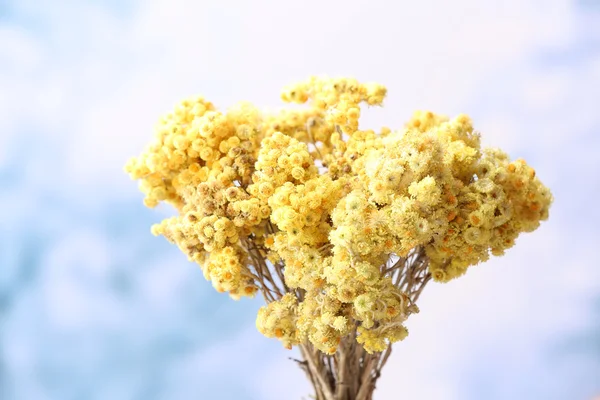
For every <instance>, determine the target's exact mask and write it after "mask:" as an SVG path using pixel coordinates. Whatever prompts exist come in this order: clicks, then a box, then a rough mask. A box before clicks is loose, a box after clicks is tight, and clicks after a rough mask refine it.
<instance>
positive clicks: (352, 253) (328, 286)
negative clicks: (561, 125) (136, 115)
mask: <svg viewBox="0 0 600 400" xmlns="http://www.w3.org/2000/svg"><path fill="white" fill-rule="evenodd" d="M385 95H386V88H385V87H384V86H382V85H379V84H376V83H367V84H364V83H360V82H358V81H356V80H354V79H345V78H339V79H330V78H326V77H312V78H310V79H308V80H306V81H304V82H300V83H297V84H294V85H290V86H288V87H287V88H285V89H284V91H283V93H282V96H281V98H282V99H283V101H284V102H288V103H300V104H307V105H308V106H307V107H305V108H289V109H286V110H283V111H281V112H279V113H264V112H261V111H260V110H259V109H258V108H256V107H254V106H253V105H252V104H249V103H246V102H242V103H239V104H237V105H236V106H234V107H232V108H230V109H229V110H227V111H225V112H221V111H218V110H217V109H216V107H215V106H214V105H213V104H212V103H211V102H209V101H208V100H206V99H205V98H203V97H193V98H189V99H187V100H184V101H182V102H181V103H180V104H178V105H177V106H176V107H175V109H174V110H173V111H172V112H170V113H168V114H166V115H165V116H164V117H162V119H161V120H160V121H159V123H158V125H157V126H156V134H155V138H154V140H153V141H152V142H151V144H150V145H149V146H148V147H147V148H146V150H145V151H144V152H143V153H142V154H141V155H140V156H139V157H137V158H132V159H131V160H130V161H129V162H128V163H127V166H126V168H125V169H126V171H127V172H128V173H129V175H130V176H131V177H132V178H133V179H136V180H139V181H140V189H141V190H142V191H143V192H144V193H145V199H144V203H145V204H146V206H148V207H155V206H156V205H157V204H159V203H160V202H167V203H169V204H171V205H173V206H174V207H175V208H176V209H177V211H178V213H177V215H176V216H174V217H172V218H169V219H166V220H164V221H162V222H161V223H160V224H157V225H154V226H153V227H152V233H153V234H155V235H163V236H164V237H166V238H167V240H169V241H170V242H172V243H174V244H176V245H177V246H178V247H179V248H180V249H181V250H182V251H183V252H184V253H185V254H186V255H187V257H188V259H189V260H190V261H193V262H195V263H197V264H199V265H200V267H201V268H202V271H203V273H204V276H205V278H206V279H208V280H210V281H211V282H212V284H213V286H214V287H215V289H216V290H217V291H219V292H227V293H228V294H229V296H231V297H232V298H233V299H236V300H237V299H240V298H241V297H253V296H254V295H255V294H256V293H257V292H260V293H261V294H262V295H263V296H264V299H265V302H266V305H265V306H264V307H262V308H261V309H260V310H259V312H258V316H257V320H256V327H257V329H258V330H259V331H260V332H261V333H262V334H263V335H265V336H266V337H269V338H275V339H277V340H279V341H280V342H281V343H282V345H283V346H285V347H286V348H288V349H291V348H292V347H293V346H298V347H299V348H300V351H301V353H302V356H303V358H304V359H303V360H297V361H298V364H299V365H300V367H301V368H302V369H303V370H304V371H305V372H306V374H307V376H308V378H309V379H310V381H311V383H312V384H313V386H314V390H315V394H316V397H317V399H323V400H344V399H347V400H351V399H352V400H354V399H371V398H372V396H373V392H374V389H375V383H376V381H377V379H378V378H379V376H380V374H381V369H382V367H383V366H384V364H385V363H386V360H387V359H388V357H389V355H390V352H391V349H392V347H391V345H392V344H393V343H395V342H397V341H400V340H403V339H404V338H406V337H407V335H408V331H407V329H406V326H405V325H404V323H405V321H406V320H407V318H408V317H409V316H410V315H411V314H413V313H416V312H418V308H417V305H416V303H417V300H418V298H419V295H420V294H421V292H422V290H423V288H424V287H425V285H426V284H427V283H428V282H429V281H430V280H434V281H437V282H448V281H450V280H452V279H455V278H458V277H460V276H462V275H463V274H465V272H467V270H468V269H469V267H470V266H472V265H476V264H478V263H480V262H482V261H486V260H487V259H488V258H489V256H490V254H492V255H502V254H504V251H505V250H506V249H508V248H510V247H512V246H513V245H514V244H515V239H516V238H517V237H518V236H519V234H520V233H522V232H531V231H533V230H535V229H536V228H537V227H538V226H539V225H540V221H542V220H545V219H547V218H548V209H549V206H550V204H551V202H552V195H551V193H550V191H549V190H548V189H547V188H546V187H545V186H544V185H543V184H542V183H541V182H540V181H539V179H538V177H537V176H536V174H535V171H534V169H533V168H531V167H530V166H529V165H527V163H526V162H525V161H523V160H516V161H510V160H509V158H508V156H507V155H506V154H505V153H504V152H502V151H501V150H498V149H486V148H481V146H480V135H479V134H478V133H477V132H476V131H475V130H474V129H473V125H472V122H471V120H470V119H469V117H468V116H466V115H464V114H461V115H458V116H456V117H454V118H452V119H450V118H447V117H445V116H442V115H437V114H434V113H432V112H426V111H417V112H416V113H414V115H413V116H412V118H411V120H410V121H408V123H407V124H406V125H405V126H404V127H402V128H400V129H398V130H391V129H389V128H383V129H381V130H380V131H379V132H375V131H373V130H368V129H359V118H360V115H361V105H364V104H365V103H366V104H367V105H369V106H377V105H381V104H382V102H383V99H384V97H385Z"/></svg>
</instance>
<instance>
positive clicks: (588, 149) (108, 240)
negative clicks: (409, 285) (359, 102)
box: [0, 0, 600, 400]
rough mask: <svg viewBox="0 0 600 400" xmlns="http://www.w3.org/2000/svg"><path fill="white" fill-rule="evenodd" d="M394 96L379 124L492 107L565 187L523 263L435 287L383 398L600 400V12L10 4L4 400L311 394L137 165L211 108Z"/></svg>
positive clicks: (499, 136)
mask: <svg viewBox="0 0 600 400" xmlns="http://www.w3.org/2000/svg"><path fill="white" fill-rule="evenodd" d="M323 73H325V74H329V75H333V76H338V75H345V76H355V77H357V78H359V79H361V80H365V81H378V82H381V83H384V84H386V85H387V86H388V88H389V96H388V98H387V100H386V104H385V108H383V109H373V110H369V111H368V114H367V118H366V120H365V123H364V124H363V126H370V127H373V128H378V127H380V126H382V125H389V126H392V127H400V126H401V125H402V124H403V123H404V122H405V121H406V119H407V118H408V117H409V115H410V114H411V113H412V111H414V110H416V109H431V110H433V111H436V112H441V113H445V114H449V115H454V114H456V113H459V112H466V113H468V114H470V115H471V116H472V117H473V119H474V121H475V124H476V127H477V128H478V129H479V130H480V131H481V132H482V133H483V138H484V143H485V144H486V145H489V146H495V147H501V148H503V149H505V150H506V151H508V152H509V154H510V155H511V156H512V157H513V158H518V157H524V158H526V159H527V160H528V162H529V163H530V164H531V165H533V166H534V167H535V168H536V170H537V173H538V176H539V177H540V178H541V179H542V181H543V182H545V183H546V184H547V185H548V186H549V187H551V188H552V190H553V192H554V195H555V197H556V201H555V204H554V206H553V208H552V209H551V213H550V220H549V221H548V222H545V223H543V224H542V226H541V228H540V229H539V230H538V231H536V232H535V233H533V234H528V235H524V236H522V237H521V238H519V239H518V241H517V246H516V247H515V248H513V249H511V250H510V251H509V252H508V254H507V255H506V256H504V257H502V258H499V259H494V260H492V261H490V262H488V263H486V264H484V265H480V266H477V267H474V268H472V270H470V271H469V273H468V274H467V275H466V276H465V277H464V278H461V279H460V280H458V281H455V282H452V283H450V284H447V285H435V284H432V285H431V286H430V287H428V290H426V292H425V294H424V295H423V296H422V300H421V302H420V307H421V310H422V312H421V313H420V314H419V315H416V316H413V317H411V320H410V321H409V328H410V330H411V335H410V337H409V338H408V339H407V340H406V341H405V342H403V343H401V344H399V345H397V346H395V348H394V352H393V356H392V358H391V360H390V362H389V364H388V365H387V367H386V369H385V371H384V375H383V377H382V378H381V380H380V383H379V385H378V390H377V399H379V400H385V399H398V398H403V399H411V400H426V399H427V400H434V399H441V400H446V399H447V400H454V399H460V400H462V399H467V400H469V399H473V400H479V399H492V400H495V399H528V400H529V399H544V400H552V399H561V400H562V399H565V400H567V399H569V400H570V399H591V398H592V397H593V396H595V395H598V394H600V261H599V258H598V246H599V245H600V229H599V228H598V224H599V223H600V207H598V201H599V199H600V178H599V177H598V176H599V173H600V136H599V135H598V130H599V129H600V3H599V2H597V1H594V0H587V1H584V0H582V1H578V2H576V1H566V0H564V1H563V0H545V1H541V0H540V1H523V0H503V1H502V2H495V1H494V2H493V1H490V2H487V1H485V2H484V1H479V0H456V1H451V2H446V1H441V0H440V1H437V2H431V1H410V2H408V1H406V2H404V1H403V2H392V1H389V0H387V1H375V0H368V1H367V0H365V1H350V0H346V1H313V0H304V1H294V2H289V1H266V0H261V1H242V0H238V1H226V0H222V1H191V0H189V1H184V0H164V1H159V0H152V1H142V0H140V1H117V0H109V1H101V0H90V1H74V0H73V1H67V0H64V1H62V0H55V1H40V0H37V1H34V0H8V1H6V0H5V1H0V239H1V240H0V399H3V400H13V399H14V400H23V399H24V400H29V399H32V400H38V399H39V400H43V399H57V400H71V399H73V400H75V399H91V400H95V399H114V400H120V399H144V400H153V399H157V400H159V399H173V400H184V399H256V400H262V399H265V400H280V399H300V398H301V397H302V396H306V395H308V394H309V387H308V385H307V382H305V377H304V375H303V374H302V373H301V371H300V370H299V369H297V367H296V366H295V365H294V363H293V362H292V361H289V360H288V359H287V357H289V356H294V355H296V353H295V352H293V351H292V352H288V351H286V350H284V349H282V348H281V346H280V345H279V344H278V343H277V342H276V341H274V340H268V339H266V338H263V337H262V336H260V334H258V332H256V329H255V327H254V317H255V313H256V310H257V309H258V307H259V306H260V304H261V300H260V299H258V298H257V299H256V300H254V301H247V300H246V301H240V302H237V303H236V302H234V301H232V300H230V299H229V298H228V297H227V296H225V295H219V294H217V293H216V292H215V291H214V290H213V289H212V287H211V286H210V284H209V283H208V282H206V281H204V278H203V277H202V274H201V271H200V269H199V268H198V267H197V266H195V265H192V264H190V263H188V262H187V260H186V259H185V256H183V254H181V253H179V251H178V250H177V248H176V247H175V246H171V245H169V244H168V243H167V242H166V240H164V238H160V237H159V238H155V237H153V236H152V235H151V234H150V232H149V228H150V225H151V224H152V223H155V222H158V221H160V220H161V219H162V218H164V217H166V216H169V215H171V214H172V213H173V210H171V209H170V208H168V207H161V208H159V209H155V210H149V209H146V208H144V206H143V205H142V202H141V200H142V196H141V194H140V193H139V192H138V190H137V185H136V183H134V182H131V181H130V180H129V179H128V177H127V176H126V175H125V174H124V173H123V172H122V165H123V164H124V162H125V161H126V159H127V158H128V157H129V156H133V155H137V154H138V153H139V152H140V151H141V150H142V147H143V146H144V145H145V144H146V143H147V142H148V141H149V140H150V139H151V135H152V127H153V124H154V123H155V121H156V120H157V118H158V117H159V115H160V114H162V113H164V112H166V111H168V110H169V109H170V108H171V107H172V106H173V105H174V104H175V103H176V102H177V101H178V100H180V99H182V98H183V97H186V96H188V95H192V94H204V95H205V96H207V97H208V98H209V99H210V100H212V101H213V102H214V103H215V104H217V105H218V106H220V107H227V106H229V105H231V104H233V103H234V102H235V101H238V100H250V101H253V102H255V103H257V104H258V105H261V106H278V105H279V97H278V95H279V90H280V88H281V87H282V86H283V85H285V84H286V83H289V82H292V81H295V80H298V79H304V78H306V77H308V76H309V75H312V74H323Z"/></svg>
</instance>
